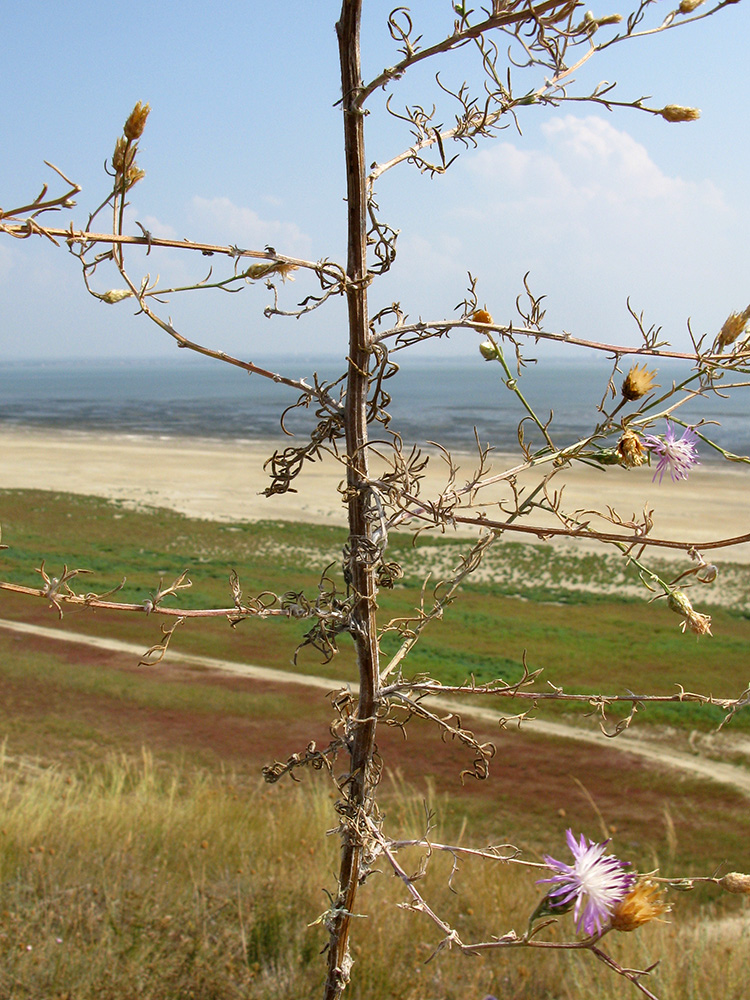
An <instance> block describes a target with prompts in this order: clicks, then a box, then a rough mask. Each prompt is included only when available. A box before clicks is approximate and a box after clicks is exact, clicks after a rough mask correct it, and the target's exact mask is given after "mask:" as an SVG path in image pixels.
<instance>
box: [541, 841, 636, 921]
mask: <svg viewBox="0 0 750 1000" xmlns="http://www.w3.org/2000/svg"><path fill="white" fill-rule="evenodd" d="M565 838H566V840H567V841H568V847H569V848H570V850H571V851H572V852H573V858H574V863H573V864H572V865H566V864H565V862H564V861H556V860H555V859H554V858H551V857H550V856H549V855H548V854H545V856H544V860H545V862H546V864H547V866H548V867H549V868H551V869H552V870H553V871H555V872H556V873H557V874H556V875H553V876H552V878H542V879H539V880H538V881H539V882H551V883H553V884H554V886H555V888H554V889H550V891H549V893H548V894H547V901H548V903H549V906H550V908H551V909H552V910H554V908H555V907H565V909H566V910H569V909H570V907H571V906H572V905H573V904H575V908H574V910H573V919H574V920H575V922H576V930H577V931H579V932H580V930H581V929H582V928H583V930H584V931H585V933H586V934H594V933H597V934H600V933H601V931H602V925H603V924H604V923H605V921H607V920H608V919H609V918H610V917H611V916H612V910H613V909H614V906H615V903H619V901H620V900H621V899H623V898H624V896H626V895H627V893H628V891H629V890H630V888H631V886H632V885H633V883H634V881H635V875H631V874H630V873H629V872H626V871H625V865H626V864H627V862H624V861H620V859H619V858H616V857H615V856H614V855H613V854H606V855H605V854H604V848H605V847H606V846H607V844H608V843H609V841H608V840H605V841H604V843H603V844H595V843H594V842H593V841H592V840H588V838H587V837H584V835H583V834H581V839H580V841H576V839H575V837H574V836H573V831H572V830H568V831H567V832H566V834H565Z"/></svg>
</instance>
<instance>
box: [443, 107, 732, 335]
mask: <svg viewBox="0 0 750 1000" xmlns="http://www.w3.org/2000/svg"><path fill="white" fill-rule="evenodd" d="M673 127H677V126H673ZM464 169H465V174H464V178H465V187H464V189H463V190H462V199H461V204H460V205H456V207H455V209H454V210H453V212H452V215H451V218H452V220H453V222H454V223H455V224H456V227H457V228H458V229H459V230H463V231H464V232H465V231H470V232H471V234H472V238H473V241H474V250H475V255H476V257H478V259H479V264H478V266H477V273H479V274H480V275H481V274H483V273H484V275H485V276H486V278H487V284H488V290H487V292H486V293H485V294H487V295H493V296H496V297H497V298H502V299H505V298H507V288H508V287H509V285H510V284H511V283H513V284H514V285H515V286H517V285H518V284H520V278H521V276H522V275H523V274H524V272H525V271H526V270H531V282H532V287H533V288H534V289H535V290H536V291H537V292H539V291H543V292H545V293H547V294H548V299H547V305H548V307H549V313H548V322H550V324H551V325H552V326H553V327H554V326H560V325H562V326H564V327H565V328H566V329H575V330H576V331H577V332H580V333H583V332H585V329H586V328H587V327H588V328H589V330H591V329H595V328H596V327H601V326H605V325H606V326H611V325H612V324H613V323H615V324H618V325H619V327H620V330H621V331H623V330H625V329H626V328H627V329H628V330H629V328H630V326H632V321H630V320H629V319H628V318H627V316H626V314H625V308H624V307H625V301H626V298H627V297H628V296H629V295H630V296H631V297H632V300H633V302H634V304H635V305H636V306H637V308H639V309H640V308H645V309H646V312H647V315H651V316H652V317H653V319H654V320H656V321H657V322H658V323H664V324H666V326H667V328H668V330H669V332H668V336H669V337H670V338H671V337H682V336H683V335H684V329H685V319H686V318H687V316H688V315H693V316H695V315H696V310H697V311H698V312H699V313H700V312H701V310H703V311H704V312H706V313H708V314H709V315H711V316H713V314H714V313H717V314H718V313H721V312H722V311H727V307H726V304H725V302H724V300H725V299H726V295H727V289H728V287H729V279H730V277H731V275H729V274H728V272H729V271H732V270H736V269H737V268H738V267H739V264H738V261H739V260H740V259H746V257H747V254H746V250H745V249H744V247H745V236H744V221H743V220H742V218H740V216H739V215H738V213H737V212H736V211H734V210H733V209H731V208H730V206H729V205H728V203H727V199H726V198H725V196H724V194H723V193H722V191H721V190H720V189H719V187H718V186H717V185H716V184H715V183H714V182H713V181H711V180H694V179H691V178H688V177H685V176H680V171H679V169H674V168H672V169H671V170H669V169H664V168H662V167H661V166H660V165H659V164H658V163H657V162H656V161H655V159H654V158H653V157H652V156H651V154H650V153H649V151H648V150H647V148H646V147H645V146H644V145H643V144H642V143H640V142H638V141H637V140H636V139H634V138H633V137H632V136H631V135H629V134H628V133H627V132H626V131H624V130H620V129H617V128H615V127H614V126H613V125H612V124H610V122H608V121H606V120H604V119H602V118H596V117H593V116H592V117H585V118H576V117H574V116H570V115H568V116H565V117H562V118H557V119H554V120H550V121H549V122H548V123H547V124H545V125H544V126H543V127H542V129H541V139H540V141H539V142H538V143H537V144H536V147H535V148H533V147H529V146H528V145H527V146H522V145H520V143H519V145H516V144H515V143H513V142H501V143H499V144H497V145H495V146H493V147H492V148H491V149H485V150H481V151H480V152H478V153H477V154H476V155H474V156H472V157H470V158H467V160H466V165H465V168H464ZM467 205H469V206H471V207H469V208H467V207H466V206H467ZM488 259H490V260H493V262H497V265H498V266H497V269H496V272H495V274H493V275H492V276H490V275H489V274H487V269H486V263H485V264H483V263H482V262H483V261H484V262H486V261H487V260H488ZM728 260H729V261H732V262H733V263H732V267H731V268H728V267H727V263H726V262H727V261H728ZM490 285H492V286H493V287H491V288H490V287H489V286H490ZM732 308H734V307H732ZM620 317H621V318H622V319H621V320H620ZM712 322H715V319H713V320H712ZM621 335H624V333H621Z"/></svg>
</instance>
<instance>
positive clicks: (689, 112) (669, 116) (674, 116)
mask: <svg viewBox="0 0 750 1000" xmlns="http://www.w3.org/2000/svg"><path fill="white" fill-rule="evenodd" d="M656 113H657V114H658V115H661V116H662V118H663V119H664V121H665V122H694V121H696V119H698V118H700V116H701V113H700V111H699V110H698V108H683V107H682V105H681V104H668V105H667V106H666V107H665V108H662V109H661V111H657V112H656Z"/></svg>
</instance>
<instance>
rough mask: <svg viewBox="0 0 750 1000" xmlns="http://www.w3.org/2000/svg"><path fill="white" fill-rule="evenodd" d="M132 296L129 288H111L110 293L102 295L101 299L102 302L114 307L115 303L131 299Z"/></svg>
mask: <svg viewBox="0 0 750 1000" xmlns="http://www.w3.org/2000/svg"><path fill="white" fill-rule="evenodd" d="M132 295H133V293H132V292H131V291H130V290H129V289H128V288H110V290H109V291H108V292H105V293H104V295H100V296H99V298H100V299H101V300H102V302H106V303H107V304H108V305H110V306H113V305H114V304H115V302H122V300H123V299H129V298H131V296H132Z"/></svg>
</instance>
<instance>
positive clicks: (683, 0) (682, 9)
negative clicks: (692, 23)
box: [677, 0, 704, 14]
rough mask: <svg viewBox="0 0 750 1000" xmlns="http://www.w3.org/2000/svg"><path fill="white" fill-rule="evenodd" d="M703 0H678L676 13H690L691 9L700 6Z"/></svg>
mask: <svg viewBox="0 0 750 1000" xmlns="http://www.w3.org/2000/svg"><path fill="white" fill-rule="evenodd" d="M703 2H704V0H680V6H679V7H678V8H677V13H678V14H692V13H693V11H694V10H695V9H696V8H697V7H700V5H701V4H702V3H703Z"/></svg>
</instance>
